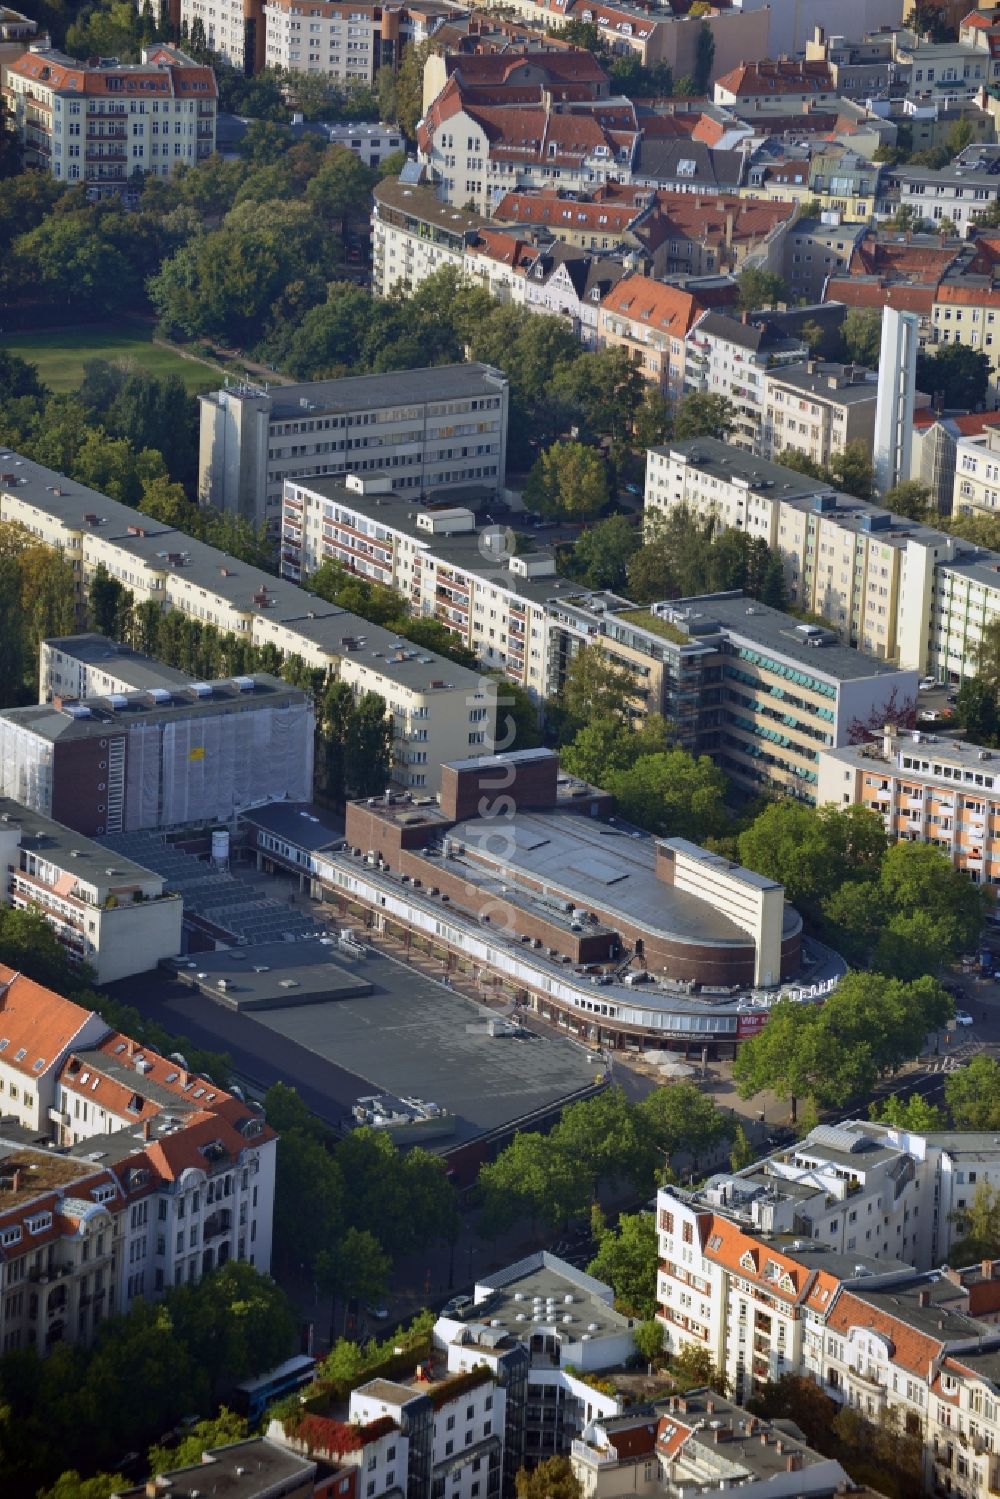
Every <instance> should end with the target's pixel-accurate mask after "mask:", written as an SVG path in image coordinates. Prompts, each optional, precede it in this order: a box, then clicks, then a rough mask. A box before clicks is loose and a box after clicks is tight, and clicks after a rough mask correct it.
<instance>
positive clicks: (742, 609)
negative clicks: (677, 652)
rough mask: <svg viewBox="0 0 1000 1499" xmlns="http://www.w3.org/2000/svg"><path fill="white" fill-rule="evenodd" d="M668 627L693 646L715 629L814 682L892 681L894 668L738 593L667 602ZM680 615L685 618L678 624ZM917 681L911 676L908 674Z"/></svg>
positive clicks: (830, 633) (832, 636)
mask: <svg viewBox="0 0 1000 1499" xmlns="http://www.w3.org/2000/svg"><path fill="white" fill-rule="evenodd" d="M667 607H668V608H669V610H670V619H671V622H672V623H674V624H676V625H678V627H679V628H680V629H682V630H687V631H688V632H689V633H690V634H691V637H692V641H693V642H694V641H697V640H698V639H699V638H700V637H702V635H703V634H704V633H706V632H710V631H711V629H712V626H713V625H714V624H718V625H720V626H721V627H722V628H723V629H724V630H726V631H727V633H728V634H729V635H730V636H737V637H740V638H742V639H745V640H747V641H751V642H752V643H753V644H754V645H759V646H762V647H764V648H765V649H767V650H769V651H773V652H774V653H775V654H776V655H782V656H786V657H788V658H789V659H791V660H794V661H796V662H797V663H799V664H800V665H802V666H806V667H808V669H809V671H810V672H811V673H812V674H813V675H815V676H817V677H825V678H826V679H827V680H828V681H830V682H845V681H856V680H859V679H863V678H865V677H883V676H895V675H898V674H899V672H900V668H899V667H898V666H894V665H893V664H892V663H891V662H888V661H879V660H878V659H877V658H876V657H875V656H869V655H867V654H866V653H865V652H864V651H855V650H851V649H850V648H849V647H848V646H846V645H841V643H840V641H839V640H838V639H837V637H836V636H835V635H834V633H833V631H832V630H819V631H817V630H816V629H815V628H814V627H811V626H808V625H803V623H802V621H801V620H800V619H796V617H795V616H794V615H793V614H785V613H783V611H782V610H780V609H772V608H771V607H770V606H769V605H767V604H761V603H758V602H757V601H756V600H755V599H751V598H748V597H747V596H746V595H745V594H743V593H742V592H740V591H734V592H731V593H706V594H696V595H692V596H691V597H689V598H684V599H671V600H670V601H669V604H668V606H667ZM678 615H685V616H686V617H685V618H680V619H679V618H677V616H678ZM810 634H811V635H812V636H813V637H816V636H819V637H821V638H822V639H823V644H822V645H821V646H814V645H810V644H809V639H810ZM913 675H914V676H916V673H915V672H914V673H913Z"/></svg>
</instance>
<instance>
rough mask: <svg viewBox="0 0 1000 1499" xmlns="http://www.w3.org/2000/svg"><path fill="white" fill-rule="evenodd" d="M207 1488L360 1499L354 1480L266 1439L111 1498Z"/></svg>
mask: <svg viewBox="0 0 1000 1499" xmlns="http://www.w3.org/2000/svg"><path fill="white" fill-rule="evenodd" d="M206 1484H208V1485H211V1490H212V1491H213V1492H215V1493H217V1494H219V1493H222V1492H225V1494H226V1495H227V1499H279V1496H280V1499H357V1490H356V1485H355V1483H354V1477H353V1475H348V1474H347V1473H346V1471H345V1470H344V1469H342V1468H340V1467H336V1468H335V1467H332V1466H331V1465H330V1464H329V1463H324V1462H317V1461H315V1460H314V1459H311V1458H306V1457H300V1456H299V1455H298V1454H297V1453H294V1452H290V1451H289V1450H288V1448H287V1447H286V1446H284V1445H283V1444H281V1443H278V1442H272V1441H271V1440H270V1439H269V1438H268V1437H266V1436H264V1437H247V1438H245V1440H243V1441H241V1442H227V1444H226V1445H225V1446H224V1447H207V1448H206V1449H205V1451H204V1453H203V1454H202V1456H201V1458H200V1459H199V1460H198V1462H197V1463H193V1464H192V1465H191V1466H190V1467H186V1468H167V1469H166V1470H165V1471H164V1472H163V1473H159V1474H157V1475H156V1476H155V1477H153V1478H151V1479H150V1480H149V1481H148V1483H145V1484H137V1485H136V1486H135V1487H134V1488H122V1489H116V1490H115V1491H114V1493H113V1494H112V1496H111V1499H159V1496H160V1495H162V1496H163V1499H192V1496H194V1495H196V1494H198V1493H200V1492H203V1491H204V1485H206Z"/></svg>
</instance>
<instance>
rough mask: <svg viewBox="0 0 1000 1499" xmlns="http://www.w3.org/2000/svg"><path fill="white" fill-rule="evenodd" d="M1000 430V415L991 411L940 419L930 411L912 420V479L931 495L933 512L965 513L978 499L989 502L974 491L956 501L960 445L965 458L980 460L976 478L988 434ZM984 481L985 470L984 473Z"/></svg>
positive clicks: (962, 495)
mask: <svg viewBox="0 0 1000 1499" xmlns="http://www.w3.org/2000/svg"><path fill="white" fill-rule="evenodd" d="M995 426H1000V413H998V412H995V411H994V412H990V411H980V412H970V413H967V414H965V415H961V416H939V415H938V414H937V413H936V412H934V411H932V410H931V409H930V408H925V409H924V410H923V411H918V412H916V413H915V414H914V418H913V432H912V434H911V438H910V474H909V477H910V478H911V479H919V480H920V482H921V483H922V484H926V485H927V487H928V489H929V490H930V491H931V497H932V499H931V503H932V505H933V508H934V509H935V510H937V511H938V512H939V513H940V514H941V515H951V514H952V513H953V512H955V511H957V513H958V514H961V513H962V505H963V504H965V503H968V504H969V505H970V506H971V505H972V504H973V503H975V500H976V498H979V499H980V503H982V501H984V500H985V501H986V507H988V504H989V501H988V491H986V490H985V489H983V490H981V491H980V490H978V489H975V488H974V489H973V491H972V494H970V495H965V494H963V493H962V492H961V489H960V490H959V494H958V496H957V499H956V495H955V489H956V483H955V475H956V466H957V462H958V449H959V444H961V445H962V450H963V455H968V457H970V458H974V459H976V460H977V465H976V469H975V470H973V474H975V473H977V472H979V471H980V465H979V462H978V460H979V459H980V458H982V457H983V453H984V450H985V448H986V433H987V430H988V429H989V428H990V427H995ZM983 478H984V479H985V470H983Z"/></svg>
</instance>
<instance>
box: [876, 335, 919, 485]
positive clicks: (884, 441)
mask: <svg viewBox="0 0 1000 1499" xmlns="http://www.w3.org/2000/svg"><path fill="white" fill-rule="evenodd" d="M916 384H917V317H916V313H913V312H896V311H895V310H894V309H893V308H892V307H886V308H884V309H883V312H882V349H881V353H880V355H879V367H878V401H877V403H876V407H875V452H874V457H875V484H876V486H877V488H878V491H879V493H880V494H883V495H884V494H885V493H886V491H887V490H889V489H891V488H892V487H893V485H894V484H898V483H899V482H900V480H901V479H908V478H909V477H910V446H911V441H912V437H913V396H914V392H915V390H916Z"/></svg>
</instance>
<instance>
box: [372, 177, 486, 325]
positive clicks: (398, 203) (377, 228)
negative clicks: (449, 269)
mask: <svg viewBox="0 0 1000 1499" xmlns="http://www.w3.org/2000/svg"><path fill="white" fill-rule="evenodd" d="M373 196H374V199H375V206H374V208H373V209H372V291H373V292H374V293H375V294H376V295H377V296H381V297H387V296H388V295H389V293H390V292H391V291H392V290H393V289H394V288H395V287H397V286H398V287H402V288H403V289H404V290H405V291H416V289H417V287H418V286H420V285H421V283H422V282H424V281H426V279H427V277H428V276H433V274H434V272H435V271H439V270H440V269H441V268H442V266H446V265H450V266H454V267H455V269H456V270H460V269H461V268H462V266H463V263H464V260H465V247H466V245H467V244H468V243H470V242H471V240H472V239H474V238H475V237H476V236H477V235H478V233H479V231H480V230H482V229H484V228H485V227H486V226H487V223H488V221H487V220H486V219H485V218H484V217H483V216H482V215H481V214H478V213H474V212H473V211H472V210H471V209H467V208H459V207H456V206H455V205H454V204H451V203H442V202H441V199H440V198H439V197H438V195H437V193H436V192H435V191H434V190H433V188H430V187H421V186H419V185H418V184H416V183H407V182H403V181H401V180H397V179H396V178H393V177H386V178H385V180H384V181H382V182H377V183H376V184H375V188H374V192H373Z"/></svg>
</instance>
